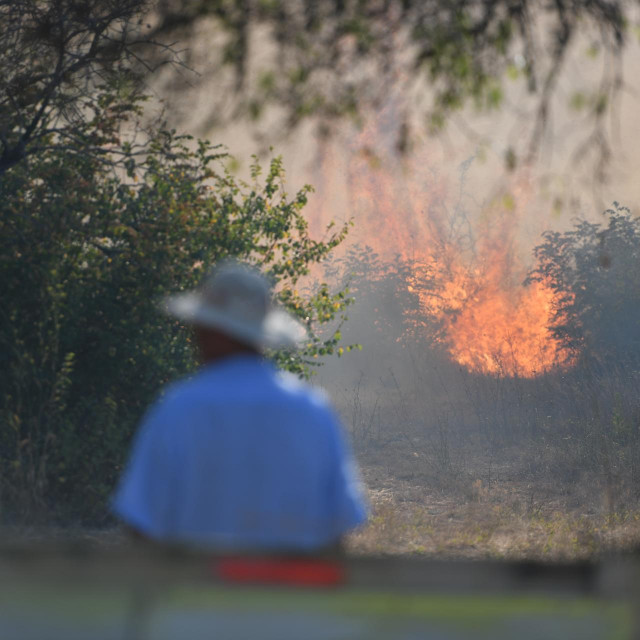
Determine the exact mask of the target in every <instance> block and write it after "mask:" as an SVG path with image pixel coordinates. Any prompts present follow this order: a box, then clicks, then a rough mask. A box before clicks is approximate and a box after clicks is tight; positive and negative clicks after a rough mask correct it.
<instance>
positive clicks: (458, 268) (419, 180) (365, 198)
mask: <svg viewBox="0 0 640 640" xmlns="http://www.w3.org/2000/svg"><path fill="white" fill-rule="evenodd" d="M367 135H369V136H370V135H372V132H371V131H368V132H367V131H365V132H364V133H363V137H364V139H365V140H366V137H367ZM361 140H362V138H361ZM361 148H362V144H361ZM366 148H368V147H366ZM418 162H419V163H420V164H418ZM418 162H415V161H414V163H413V167H412V170H411V171H407V168H406V167H404V168H401V167H395V168H394V169H393V170H384V169H383V168H382V167H381V166H379V163H377V162H376V163H372V161H371V157H370V156H369V155H368V154H360V155H359V156H358V157H357V158H356V159H355V160H353V159H352V161H351V162H350V166H349V171H348V173H349V190H350V193H351V195H352V203H353V209H354V214H355V217H356V228H359V229H360V233H361V234H362V235H361V239H362V241H364V242H365V243H366V244H367V245H370V246H371V247H373V249H375V250H376V251H377V252H378V253H379V254H380V255H382V256H384V257H386V258H387V259H394V257H396V256H398V255H400V256H401V257H402V258H403V259H404V260H406V261H407V262H408V263H410V264H411V265H413V267H414V269H415V273H416V274H418V273H422V274H424V273H428V274H429V279H430V281H431V282H433V283H435V284H434V286H432V287H426V288H424V287H423V288H420V287H419V286H416V282H417V281H418V276H417V275H416V282H413V283H412V282H408V283H407V286H408V287H409V288H410V290H413V291H415V292H416V293H417V294H418V296H419V299H420V305H421V310H422V312H423V313H424V314H425V315H426V316H427V317H428V318H430V319H431V320H432V321H433V322H434V324H436V325H437V326H439V327H440V329H439V331H438V332H437V333H436V338H435V340H436V342H438V343H440V344H441V346H443V347H444V348H445V349H446V350H447V352H448V353H449V355H450V357H451V358H452V359H453V361H455V362H457V363H458V364H460V365H461V366H463V367H465V368H466V369H468V370H470V371H474V372H478V373H484V374H494V375H508V376H520V377H534V376H537V375H540V374H542V373H544V372H546V371H548V370H550V369H552V368H554V367H558V366H560V367H563V366H567V365H569V364H570V363H571V361H572V357H571V354H570V353H569V352H568V351H567V350H566V349H564V348H563V346H562V345H561V344H560V343H559V342H558V340H557V339H556V338H555V336H554V335H553V332H552V330H551V324H552V320H553V317H554V313H555V310H556V306H555V301H556V294H555V292H554V290H553V289H552V288H551V287H550V286H549V285H548V283H540V282H537V283H532V284H529V285H527V286H525V285H523V280H524V278H525V276H526V268H525V267H524V265H523V264H522V262H521V261H520V259H519V258H518V253H517V241H516V240H517V238H516V235H517V230H518V225H519V222H520V221H521V219H522V217H523V216H524V215H525V211H526V206H527V203H528V201H529V199H530V193H531V189H530V186H529V181H528V179H527V177H526V175H523V174H521V175H520V177H519V178H518V179H517V180H515V179H514V180H513V181H512V184H511V190H510V193H509V195H508V197H505V198H502V199H501V200H499V201H498V204H496V203H495V202H494V203H493V204H492V205H491V206H489V207H485V209H484V210H483V211H482V213H481V216H480V220H481V222H477V221H476V222H475V224H473V225H472V224H471V223H469V221H468V220H466V221H465V220H464V219H462V220H460V219H458V218H460V216H456V214H454V215H451V214H449V213H447V212H446V210H445V209H444V205H443V204H442V203H443V202H445V201H446V197H447V193H448V192H451V190H450V189H448V188H447V185H446V183H445V181H443V180H442V179H441V178H438V177H437V174H435V173H429V172H428V167H429V166H433V163H430V162H429V161H428V159H425V158H424V157H423V158H420V159H419V160H418ZM372 165H373V166H372ZM416 165H418V166H421V167H422V170H421V172H418V171H416ZM463 218H464V216H463ZM465 224H466V225H467V227H465ZM472 227H473V228H472ZM471 228H472V229H471ZM465 229H466V231H465ZM470 234H471V235H473V237H474V238H476V240H472V239H471V240H470V239H469V236H470ZM362 236H363V237H362Z"/></svg>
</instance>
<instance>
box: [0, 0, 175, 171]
mask: <svg viewBox="0 0 640 640" xmlns="http://www.w3.org/2000/svg"><path fill="white" fill-rule="evenodd" d="M147 5H148V3H147V2H146V1H145V0H108V1H106V2H105V1H103V0H86V1H83V2H77V1H76V0H44V1H40V2H33V1H32V0H8V1H3V2H0V55H1V56H2V61H3V72H2V75H0V175H2V174H3V173H4V172H5V171H6V170H7V169H9V168H10V167H12V166H14V165H15V164H17V163H19V162H20V161H22V159H23V158H25V157H27V156H29V155H31V154H35V153H41V152H42V150H43V149H46V148H50V147H51V146H55V147H56V148H58V149H60V150H64V151H66V152H67V153H68V154H75V153H87V152H89V153H92V154H93V155H96V156H97V157H101V158H102V159H103V161H105V162H109V163H117V162H118V161H120V160H121V159H122V156H123V155H129V154H130V153H131V152H132V151H133V149H132V148H129V149H119V148H118V130H119V128H120V127H121V125H122V124H123V123H124V122H126V120H127V118H128V117H130V116H132V115H134V114H136V113H138V112H139V104H138V100H137V98H138V97H140V93H141V86H142V85H141V83H140V71H141V70H142V69H144V70H145V71H151V70H152V68H151V67H150V66H149V64H148V62H147V61H145V60H144V59H143V57H142V56H143V55H144V53H145V52H146V51H147V49H148V48H149V47H151V46H153V47H154V48H155V50H156V53H155V56H156V57H157V58H158V63H157V64H162V63H164V62H167V61H172V60H175V56H174V54H173V52H172V51H171V50H170V48H168V47H166V46H162V45H158V44H157V43H153V42H152V40H151V39H150V37H149V33H148V30H146V29H144V28H143V27H144V25H143V23H142V16H143V15H144V11H145V10H146V9H147ZM114 113H117V114H118V116H119V117H118V118H117V119H115V120H114V119H113V118H112V117H111V116H112V115H113V114H114ZM52 134H55V135H52ZM138 150H139V151H140V152H142V151H143V149H138Z"/></svg>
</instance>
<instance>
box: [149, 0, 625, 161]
mask: <svg viewBox="0 0 640 640" xmlns="http://www.w3.org/2000/svg"><path fill="white" fill-rule="evenodd" d="M635 4H636V2H635V1H634V2H625V0H613V1H609V0H577V1H574V2H571V3H566V2H560V1H558V2H548V3H541V2H537V1H535V0H523V1H520V2H512V1H511V0H460V1H458V2H440V1H438V0H426V1H425V0H391V1H385V2H361V1H360V0H341V1H339V2H335V1H333V0H295V1H291V0H268V1H265V0H242V1H241V2H240V1H236V2H230V1H228V0H224V1H222V0H197V1H190V2H180V1H176V0H160V2H158V4H157V17H158V20H157V21H156V23H155V26H154V30H153V33H154V37H157V38H165V39H167V41H168V39H171V40H174V39H176V38H179V39H182V40H184V41H188V40H189V39H190V37H191V36H193V34H195V33H196V32H197V29H199V28H200V27H201V26H202V25H209V26H211V24H213V25H214V27H213V28H214V29H215V33H216V35H217V36H218V38H217V41H219V42H221V45H220V46H219V47H218V48H217V49H216V47H215V45H214V46H213V47H211V46H209V47H207V59H206V63H205V64H206V65H207V75H210V74H211V73H213V72H214V71H215V68H216V64H217V67H218V68H219V69H221V70H222V71H223V72H224V71H225V70H228V69H229V68H231V69H232V71H233V73H234V75H235V79H236V83H235V92H236V94H237V96H238V97H239V101H238V108H237V109H235V110H233V113H234V114H236V115H240V116H242V117H246V116H248V117H249V118H252V119H258V118H260V117H261V115H262V114H264V113H265V112H266V111H267V110H268V108H269V107H270V106H271V105H277V106H278V107H279V111H278V112H279V113H285V114H286V115H285V120H284V121H283V128H285V129H290V128H291V127H293V126H294V125H296V124H297V123H298V122H300V121H301V120H303V119H305V118H309V117H314V118H319V119H320V120H321V122H322V123H323V124H324V125H326V124H327V122H328V121H330V120H332V119H336V118H348V119H354V120H356V121H357V120H359V119H360V118H361V117H362V116H363V115H366V114H367V113H368V112H370V111H371V110H378V109H379V108H380V105H383V106H384V105H385V104H388V100H389V95H390V88H392V89H394V90H397V95H398V96H401V97H402V99H404V98H406V105H404V106H403V110H404V112H401V113H398V120H401V122H400V123H399V124H401V126H399V127H398V140H397V147H398V149H401V150H404V149H406V148H407V147H408V142H409V140H410V138H411V129H412V128H414V127H415V126H416V123H426V124H427V128H428V129H429V130H439V129H441V128H442V127H443V126H444V124H445V122H446V120H447V117H448V116H449V115H450V114H451V113H452V112H455V111H457V110H459V109H460V108H461V107H463V106H464V105H466V104H468V103H472V104H474V105H475V106H476V107H477V108H479V109H482V110H493V109H497V108H499V107H501V106H502V104H503V102H504V94H505V87H504V84H505V83H504V81H505V79H511V80H521V81H522V82H523V92H528V93H529V94H532V95H534V96H535V105H536V114H535V118H534V121H535V126H534V129H533V131H532V135H531V139H530V140H529V141H528V142H529V143H530V145H531V146H532V147H535V145H537V144H538V142H539V139H540V135H541V133H542V129H543V128H544V127H545V126H546V122H547V120H548V118H549V116H550V110H551V98H552V95H553V94H554V89H555V87H556V85H557V81H558V77H559V74H560V71H561V69H562V66H563V64H564V61H565V58H566V57H567V55H566V54H567V52H568V50H569V48H570V46H571V45H573V44H574V42H576V41H579V40H580V39H581V37H579V34H582V35H586V37H587V38H588V39H589V42H590V43H591V46H590V48H589V51H588V55H589V56H590V57H593V56H595V55H597V53H598V52H599V51H606V52H607V53H608V54H611V60H610V62H609V63H608V64H607V66H606V67H605V70H604V76H603V78H602V79H600V78H599V79H598V81H597V82H598V84H596V83H594V84H593V85H592V86H591V87H589V89H588V91H593V93H594V94H597V95H598V96H599V97H598V99H597V100H596V103H594V111H593V115H594V118H595V120H596V121H598V122H600V123H601V122H602V117H603V116H604V115H605V114H606V112H607V111H608V108H607V107H608V105H609V104H610V103H611V99H612V98H613V94H614V93H615V91H616V87H618V88H619V87H620V86H621V75H620V74H621V70H620V66H619V64H618V62H619V61H618V57H619V54H620V52H621V50H622V48H623V46H624V44H625V42H626V39H627V38H628V37H629V36H630V35H631V33H630V32H631V29H630V28H629V27H630V26H631V25H632V24H633V22H632V19H633V5H635ZM212 19H213V20H212ZM257 50H259V52H260V55H256V51H257ZM213 52H217V55H213ZM214 60H215V61H217V63H216V62H214ZM191 62H192V63H193V64H194V65H197V64H198V60H197V57H196V56H195V55H194V57H193V58H192V59H191ZM221 77H225V76H224V75H223V76H221ZM223 98H224V99H225V100H228V98H229V96H228V94H226V93H225V94H224V96H223ZM409 105H411V106H409ZM598 105H600V106H598ZM396 106H397V105H396ZM283 107H284V108H283ZM227 111H228V110H227ZM409 111H411V113H409ZM220 113H222V110H221V109H217V108H213V109H212V113H211V117H212V122H214V123H215V122H219V114H220ZM271 113H272V112H271ZM411 116H413V117H411ZM527 117H530V116H527ZM418 126H419V125H418ZM516 159H517V158H516V154H515V152H514V151H513V150H509V151H508V152H507V157H506V161H507V165H508V166H510V165H513V163H514V161H515V160H516Z"/></svg>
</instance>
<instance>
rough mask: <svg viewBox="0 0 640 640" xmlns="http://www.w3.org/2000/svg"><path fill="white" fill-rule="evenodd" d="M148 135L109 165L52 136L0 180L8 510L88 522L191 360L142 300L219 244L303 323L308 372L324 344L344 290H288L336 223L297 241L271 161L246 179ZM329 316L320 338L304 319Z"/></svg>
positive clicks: (289, 361)
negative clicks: (150, 415) (267, 282)
mask: <svg viewBox="0 0 640 640" xmlns="http://www.w3.org/2000/svg"><path fill="white" fill-rule="evenodd" d="M193 147H194V144H193V142H192V141H191V140H190V139H189V138H184V137H177V136H176V135H175V134H174V133H172V132H167V131H160V132H158V133H156V134H155V135H154V137H153V138H152V139H151V140H150V141H149V143H148V145H147V148H146V155H145V156H144V157H143V158H139V159H138V161H137V162H135V163H134V162H133V161H131V162H129V163H127V171H124V170H114V169H113V166H112V165H110V164H109V163H108V162H105V161H104V160H105V158H104V156H103V155H100V156H98V155H95V156H94V155H91V154H67V153H65V152H64V150H61V149H58V148H56V147H55V146H52V147H51V148H49V149H48V150H47V151H45V152H43V153H42V154H40V155H35V154H34V155H31V156H30V157H28V158H27V159H25V160H24V161H23V162H21V163H19V164H17V165H15V166H14V167H12V168H11V169H10V170H8V171H7V172H6V173H5V174H4V176H3V177H2V179H1V181H0V245H1V247H0V295H1V298H2V302H3V304H2V311H1V312H0V341H1V344H0V381H1V385H2V389H3V394H2V398H1V400H0V421H1V424H2V431H1V432H0V460H1V464H2V476H1V487H2V509H3V517H4V519H5V520H7V519H15V518H25V517H29V518H33V517H35V516H37V515H38V514H40V515H41V516H44V517H50V516H51V514H52V512H54V513H57V514H58V515H59V516H60V517H61V518H69V517H71V516H73V517H74V518H76V519H79V520H83V521H92V522H100V521H103V520H104V518H105V517H106V515H105V514H106V511H105V500H106V498H107V497H108V495H109V493H110V492H111V490H112V488H113V486H114V483H115V482H116V480H117V478H118V476H119V474H120V472H121V469H122V463H123V458H124V457H125V455H126V451H127V448H128V443H129V441H130V437H131V435H132V432H133V431H134V429H135V426H136V424H137V422H138V420H139V419H140V417H141V414H142V412H143V410H144V408H145V407H146V406H147V405H148V404H149V402H150V401H151V400H152V398H153V396H154V395H155V394H156V393H157V392H158V390H159V388H160V387H161V386H162V385H163V384H164V383H166V382H167V381H168V380H170V379H173V378H175V377H176V376H179V375H181V374H184V373H185V372H187V371H189V370H190V369H191V368H192V367H193V366H194V361H193V354H192V350H191V348H190V345H189V336H188V334H187V333H186V332H185V331H184V330H182V328H181V327H180V326H179V325H178V324H177V323H171V322H170V321H168V320H167V319H166V318H164V317H163V316H162V315H161V314H159V313H158V310H157V302H158V300H159V298H160V297H161V296H163V295H164V294H166V293H167V292H169V291H173V290H178V289H182V288H190V287H192V286H194V285H195V284H196V283H197V282H198V281H199V280H200V279H201V277H202V275H203V272H204V270H205V269H206V268H208V267H209V266H210V265H212V264H213V263H215V262H216V261H218V260H220V259H221V258H225V257H227V256H234V257H237V258H240V259H243V260H246V261H248V262H251V263H253V264H256V265H258V266H259V267H260V268H261V269H262V270H263V271H266V272H267V273H268V274H270V275H271V276H272V277H273V279H274V280H275V281H276V282H277V290H278V295H279V298H280V300H281V302H282V303H283V304H284V305H285V306H286V307H287V308H288V309H290V310H291V311H292V312H293V313H295V314H296V315H297V316H298V317H299V318H301V319H302V321H303V322H305V324H306V325H307V326H308V327H309V329H310V337H309V341H308V344H307V346H306V348H305V349H304V350H303V351H302V352H301V353H299V354H297V355H290V354H274V357H276V359H278V360H279V362H280V364H281V365H283V366H285V367H286V368H288V369H289V370H291V371H294V372H296V373H298V374H300V375H308V374H309V372H310V366H312V365H313V364H315V363H316V362H317V360H316V357H317V355H318V354H319V353H331V352H334V351H335V350H337V349H338V342H339V339H340V334H339V327H338V329H336V327H335V325H336V322H337V323H338V324H339V322H340V320H339V318H340V316H341V314H342V312H343V310H344V308H345V306H346V305H347V304H348V302H349V299H348V297H347V296H346V294H345V292H344V291H339V292H338V293H337V294H335V295H333V294H331V293H330V292H329V289H328V287H327V286H326V285H321V286H320V287H319V288H318V289H317V290H316V291H315V292H313V293H308V294H306V295H302V294H300V293H298V291H297V290H296V287H297V283H298V281H299V279H300V278H301V277H302V276H303V275H305V274H307V273H308V271H309V268H310V265H312V264H313V263H315V262H319V261H321V260H323V259H324V258H325V257H326V256H327V254H328V253H329V252H330V251H331V250H332V249H333V248H334V247H335V246H336V245H337V244H338V243H339V242H341V240H342V239H343V238H344V236H345V234H346V232H347V228H346V227H342V228H339V229H336V230H334V231H333V233H329V234H328V238H327V239H326V240H325V241H324V242H316V241H314V240H312V239H311V238H310V237H309V235H308V231H307V223H306V221H305V219H304V217H303V215H302V209H303V207H304V205H305V203H306V201H307V194H308V191H309V188H308V187H305V188H304V189H302V190H301V191H299V192H297V193H295V194H294V195H293V196H292V197H289V196H288V195H287V194H286V192H285V191H284V187H283V180H284V170H283V167H282V163H281V161H280V160H279V159H278V158H276V159H274V160H272V161H271V163H270V166H269V170H268V172H267V174H266V176H264V177H261V175H260V166H259V165H258V164H257V163H255V164H254V165H253V167H252V183H251V184H245V183H243V182H241V181H239V180H237V179H235V178H234V177H233V176H231V175H230V174H229V173H228V172H226V171H225V170H224V160H225V157H224V154H223V153H222V151H221V150H220V149H217V148H215V147H211V146H210V145H208V144H207V143H204V142H200V143H198V145H197V148H196V149H195V150H193ZM323 326H331V327H332V330H329V331H324V335H323V336H320V335H318V334H317V333H315V332H314V331H315V330H322V327H323Z"/></svg>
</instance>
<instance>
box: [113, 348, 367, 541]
mask: <svg viewBox="0 0 640 640" xmlns="http://www.w3.org/2000/svg"><path fill="white" fill-rule="evenodd" d="M113 510H114V512H115V513H116V514H117V515H118V516H119V517H120V518H122V519H123V520H124V521H125V522H127V523H128V524H130V525H131V526H132V527H134V528H135V529H137V530H139V531H141V532H142V533H144V534H146V535H148V536H150V537H152V538H155V539H158V540H167V541H179V542H186V543H194V544H197V545H208V546H215V547H220V548H235V549H256V548H258V549H278V548H280V549H300V550H312V549H315V548H319V547H322V546H324V545H327V544H331V543H333V542H335V541H336V540H337V539H338V538H339V537H340V535H341V534H343V533H344V532H345V531H347V530H348V529H350V528H352V527H355V526H356V525H358V524H360V523H361V522H363V521H364V520H365V518H366V513H365V507H364V504H363V499H362V494H361V490H360V483H359V481H358V477H357V471H356V468H355V464H354V461H353V459H352V456H351V454H350V452H349V450H348V448H347V447H346V444H345V442H344V440H343V438H342V433H341V427H340V424H339V423H338V421H337V419H336V417H335V416H334V414H333V413H332V411H331V410H330V409H329V407H328V406H327V404H326V402H325V401H324V399H323V398H322V396H321V395H320V394H318V393H316V392H314V391H312V390H311V389H310V388H309V387H307V386H306V385H303V384H302V383H301V382H299V381H298V380H297V379H295V378H294V377H293V376H289V375H288V374H282V373H280V372H278V371H277V369H275V368H274V367H273V366H272V365H271V364H269V363H268V362H266V361H264V360H262V359H260V358H258V357H256V356H244V355H243V356H238V357H232V358H228V359H225V360H223V361H221V362H219V363H215V364H212V365H209V366H206V367H204V368H202V369H201V370H200V371H199V372H198V373H197V374H196V375H195V377H193V378H191V379H188V380H186V381H182V382H179V383H177V384H175V385H172V386H171V387H169V389H168V390H167V392H166V394H165V395H164V396H163V397H162V398H161V399H160V400H159V401H158V402H157V403H156V404H155V406H153V407H152V409H151V410H150V412H149V414H148V415H147V417H146V419H145V420H144V422H143V424H142V426H141V428H140V430H139V432H138V434H137V435H136V438H135V441H134V445H133V451H132V455H131V459H130V461H129V465H128V468H127V470H126V472H125V474H124V476H123V478H122V480H121V483H120V486H119V488H118V491H117V492H116V495H115V498H114V500H113Z"/></svg>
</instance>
